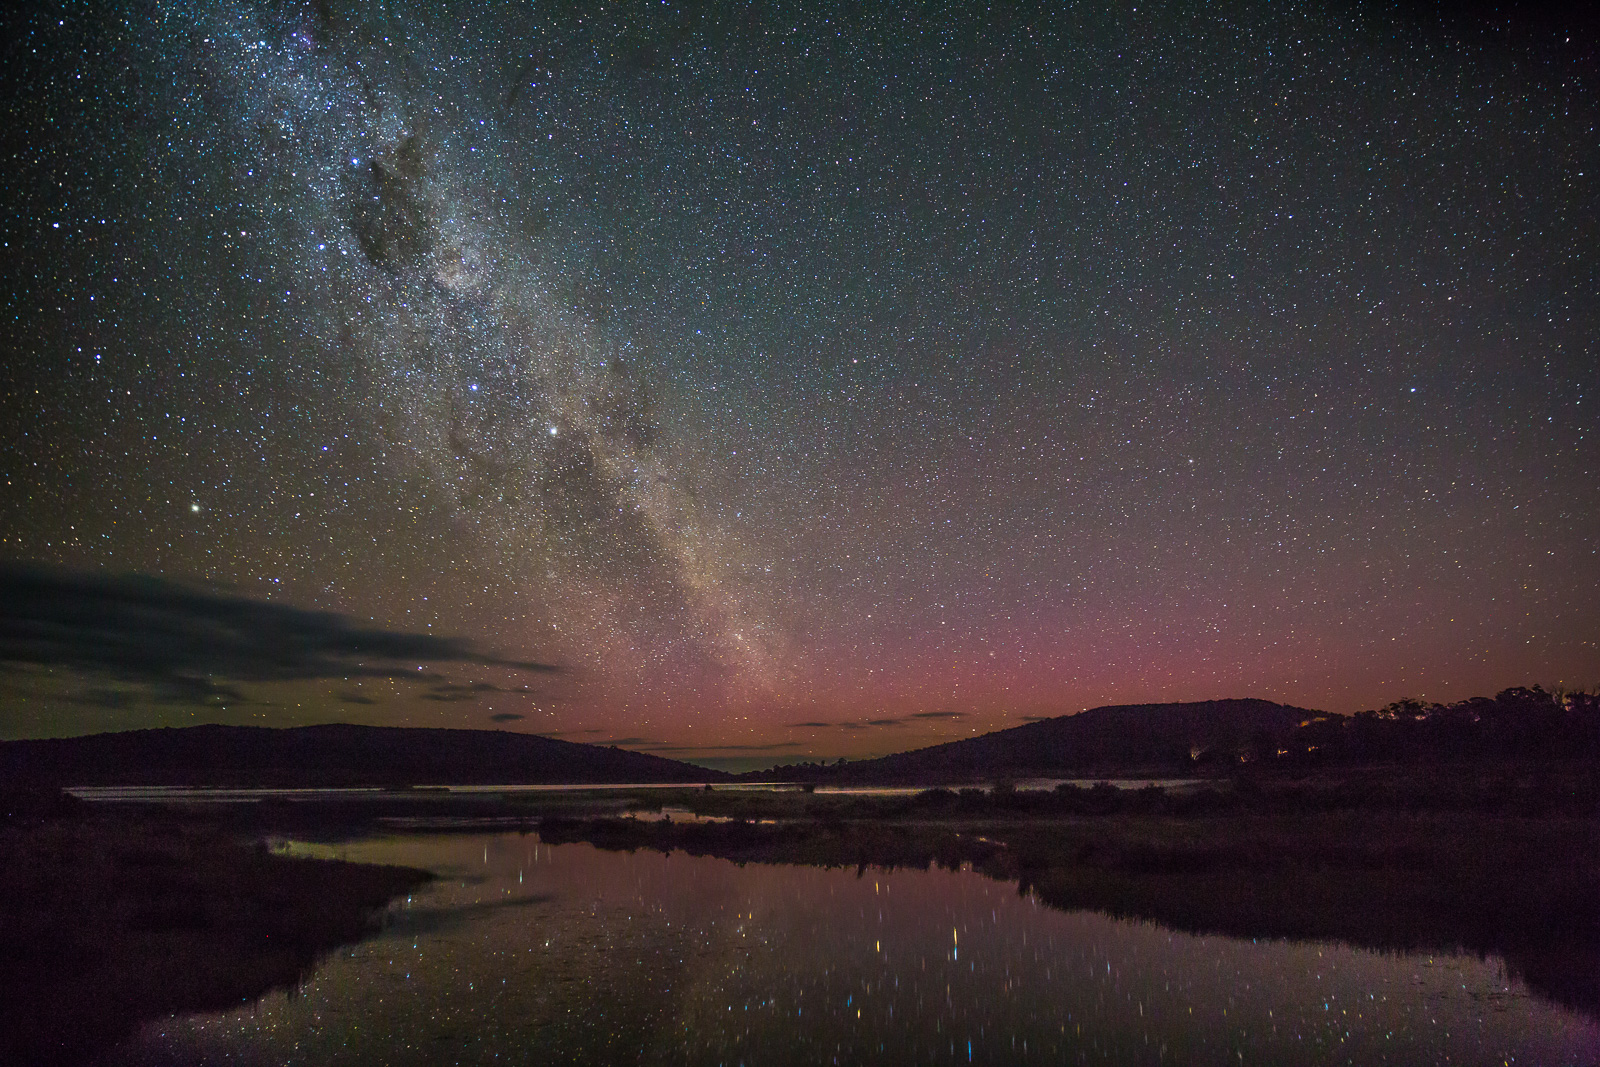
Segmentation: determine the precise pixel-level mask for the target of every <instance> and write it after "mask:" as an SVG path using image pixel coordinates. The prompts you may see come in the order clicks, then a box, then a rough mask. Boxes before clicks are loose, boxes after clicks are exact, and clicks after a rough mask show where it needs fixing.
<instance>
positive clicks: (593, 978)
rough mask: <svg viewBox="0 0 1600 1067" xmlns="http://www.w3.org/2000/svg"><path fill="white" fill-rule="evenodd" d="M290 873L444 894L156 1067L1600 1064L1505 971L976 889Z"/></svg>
mask: <svg viewBox="0 0 1600 1067" xmlns="http://www.w3.org/2000/svg"><path fill="white" fill-rule="evenodd" d="M287 847H288V848H290V849H291V850H296V851H301V852H306V853H313V854H321V855H337V856H339V857H341V858H347V859H352V860H361V861H366V862H377V863H403V864H409V865H413V866H419V867H426V868H429V869H431V870H433V871H435V872H437V873H439V874H440V875H441V879H440V881H438V882H436V883H434V884H433V885H431V886H429V887H427V888H426V889H424V890H423V891H421V892H419V893H418V894H417V895H415V896H414V897H412V898H411V899H410V900H409V901H404V902H399V903H397V904H396V905H395V906H394V908H393V909H392V910H391V914H390V917H389V922H388V926H387V928H386V930H385V931H384V933H382V934H381V935H379V936H377V937H374V938H372V939H370V940H368V941H366V942H363V943H361V944H359V945H354V946H350V947H347V948H345V949H343V950H340V951H339V952H338V953H336V954H334V956H332V957H331V958H329V959H328V960H326V961H325V962H324V963H323V965H322V966H321V967H320V968H319V969H318V970H317V971H316V973H315V974H314V975H313V976H312V977H311V978H310V979H309V980H308V981H307V982H306V983H305V984H304V985H303V986H301V987H300V988H299V989H297V990H293V991H282V992H277V993H273V994H270V995H268V996H267V997H265V998H263V999H262V1000H261V1001H259V1002H257V1003H254V1004H251V1005H243V1006H241V1007H240V1008H239V1010H237V1011H234V1012H230V1013H226V1014H221V1015H204V1016H180V1017H174V1018H171V1019H167V1020H162V1021H158V1022H156V1023H153V1024H151V1025H149V1026H147V1027H146V1028H145V1029H144V1031H143V1032H142V1033H141V1034H140V1036H139V1037H138V1038H137V1039H135V1040H133V1041H131V1042H129V1043H127V1044H125V1045H123V1046H122V1047H120V1048H119V1049H117V1050H115V1052H114V1053H113V1054H112V1055H111V1056H110V1057H109V1059H108V1062H109V1063H111V1064H115V1065H145V1064H162V1065H169V1064H196V1065H198V1064H225V1063H226V1064H243V1065H253V1064H352V1065H357V1064H360V1065H365V1064H444V1063H464V1064H491V1063H495V1064H504V1063H511V1064H523V1063H526V1064H541V1063H552V1062H586V1063H651V1064H654V1063H697V1064H698V1063H706V1064H717V1063H723V1064H728V1065H730V1067H731V1065H733V1064H740V1063H742V1064H746V1065H748V1067H758V1065H762V1064H818V1063H834V1062H838V1063H842V1064H843V1063H946V1062H949V1063H968V1062H972V1063H1050V1064H1056V1063H1069V1064H1070V1063H1092V1064H1102V1063H1103V1064H1162V1063H1171V1064H1240V1063H1245V1064H1332V1063H1357V1064H1379V1063H1394V1064H1429V1063H1451V1064H1496V1065H1500V1064H1507V1063H1528V1064H1593V1063H1595V1062H1596V1061H1597V1059H1600V1022H1597V1020H1595V1019H1593V1018H1591V1017H1589V1016H1585V1015H1582V1014H1578V1013H1575V1012H1572V1011H1570V1010H1567V1009H1564V1008H1561V1007H1558V1006H1556V1005H1553V1004H1551V1003H1549V1002H1547V1001H1544V1000H1541V999H1539V998H1537V997H1535V996H1533V995H1531V994H1530V993H1529V992H1528V991H1527V990H1526V988H1524V987H1523V986H1522V985H1521V984H1520V983H1519V982H1517V981H1513V980H1510V979H1508V978H1507V976H1506V974H1505V970H1504V968H1503V966H1501V965H1500V964H1499V962H1498V961H1496V960H1494V959H1489V960H1479V959H1477V958H1476V957H1463V956H1449V955H1399V954H1385V953H1375V952H1369V951H1365V950H1358V949H1351V948H1347V947H1343V946H1339V945H1334V944H1326V943H1321V944H1317V943H1298V944H1291V943H1285V942H1278V941H1262V942H1252V941H1241V940H1235V939H1231V938H1224V937H1195V936H1190V935H1186V934H1179V933H1174V932H1172V931H1169V930H1166V929H1163V928H1161V927H1158V926H1155V925H1152V924H1149V923H1143V922H1130V921H1121V920H1113V919H1109V918H1106V917H1104V916H1101V915H1098V914H1092V913H1084V912H1078V913H1066V912H1060V911H1056V910H1053V909H1051V908H1048V907H1045V906H1043V905H1041V904H1039V903H1037V902H1036V901H1034V900H1033V899H1031V898H1029V897H1023V896H1019V895H1018V894H1017V892H1016V888H1015V886H1014V885H1007V884H1004V883H1000V882H995V881H991V880H989V879H987V878H984V877H982V876H980V875H977V874H974V873H971V872H952V871H943V870H932V871H892V872H884V871H875V870H873V869H871V868H868V869H866V870H865V871H863V872H861V873H859V874H858V873H857V871H856V870H855V869H853V868H852V869H849V870H823V869H818V868H809V867H792V866H769V865H756V864H751V865H748V866H745V867H740V866H738V865H736V864H734V863H731V862H728V861H726V860H719V859H712V858H694V857H689V856H686V855H683V854H682V853H675V854H673V855H670V856H664V855H661V854H660V853H654V852H638V853H634V854H631V855H630V854H627V853H612V852H604V851H600V850H597V849H595V848H593V847H591V846H589V845H581V844H573V845H559V846H555V847H551V846H549V845H545V844H542V843H541V842H540V841H539V839H538V837H537V836H536V835H533V834H528V835H520V834H474V835H450V836H425V835H416V836H397V837H387V838H378V839H370V840H363V841H357V842H351V843H348V844H343V845H337V846H316V845H301V844H290V845H289V846H287Z"/></svg>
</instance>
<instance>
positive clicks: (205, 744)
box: [0, 724, 727, 787]
mask: <svg viewBox="0 0 1600 1067" xmlns="http://www.w3.org/2000/svg"><path fill="white" fill-rule="evenodd" d="M726 777H727V775H725V774H723V773H722V772H720V771H708V770H706V769H704V768H702V767H694V766H691V765H689V764H687V763H679V762H677V761H676V760H669V759H662V758H661V757H660V756H651V755H647V754H645V753H642V752H629V751H626V750H624V749H617V748H605V747H601V746H599V745H581V744H575V743H573V742H571V741H557V740H554V739H553V738H548V737H538V736H535V735H532V734H518V733H508V732H506V731H501V730H429V729H402V728H397V727H383V726H350V725H344V724H337V725H328V726H300V727H294V728H292V729H271V728H267V727H261V726H190V727H183V728H179V729H162V730H133V731H130V732H127V733H113V734H93V735H91V736H88V737H68V738H51V739H48V740H38V741H6V742H0V786H12V785H18V784H26V783H50V784H55V785H189V786H279V787H300V786H306V787H309V786H323V787H329V786H356V785H402V784H413V785H428V784H439V785H446V784H448V785H518V784H535V783H551V784H554V783H571V784H586V785H596V784H604V783H622V782H706V781H721V780H723V779H725V778H726Z"/></svg>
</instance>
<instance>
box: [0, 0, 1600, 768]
mask: <svg viewBox="0 0 1600 1067" xmlns="http://www.w3.org/2000/svg"><path fill="white" fill-rule="evenodd" d="M7 18H8V22H7V24H6V26H5V32H6V39H5V41H4V43H3V44H0V48H3V59H4V64H5V70H4V72H3V74H0V78H3V80H4V81H3V84H4V100H3V103H4V107H5V112H4V117H3V118H0V138H3V140H0V159H3V160H4V164H3V166H0V204H3V207H4V211H3V213H0V241H3V242H4V245H3V248H0V271H3V277H0V346H3V348H0V351H3V356H0V476H3V484H0V558H4V559H9V560H14V561H33V562H38V563H43V564H49V565H52V566H56V567H62V568H69V569H71V570H73V571H87V572H108V573H109V572H115V573H128V572H138V573H143V574H148V575H157V576H163V577H165V578H167V579H175V580H181V581H183V582H186V583H191V584H194V585H197V586H199V587H201V588H207V589H213V590H218V591H221V592H224V593H227V594H228V595H243V596H248V597H252V598H258V599H267V598H270V599H271V600H272V601H274V602H279V603H283V604H285V605H292V606H294V607H296V608H301V609H312V610H318V611H332V612H338V613H341V614H343V615H346V616H348V617H349V618H350V619H351V620H352V624H353V625H354V624H359V625H361V626H366V627H373V626H377V627H386V628H391V629H394V630H401V631H408V632H412V633H422V634H432V635H439V636H442V637H452V638H461V639H464V640H466V641H470V642H472V643H473V644H474V645H475V646H476V647H478V648H481V649H483V650H485V651H484V654H483V657H481V659H483V660H485V661H492V662H501V661H507V660H509V661H538V662H548V663H555V664H558V665H560V666H561V668H562V670H561V671H559V672H558V673H555V674H541V675H538V676H530V675H525V674H520V673H518V672H517V671H516V670H514V669H501V668H499V667H494V666H485V663H484V662H467V663H457V664H454V665H452V666H449V667H448V668H444V667H438V666H437V665H433V664H429V665H426V666H427V670H425V671H422V672H419V680H418V681H416V682H414V683H412V682H407V681H404V680H396V679H394V678H390V677H365V678H363V677H352V678H350V679H349V680H346V679H345V678H343V677H330V678H327V679H322V680H316V681H305V680H297V681H293V682H288V683H282V684H277V685H272V684H265V683H263V684H254V685H243V686H240V687H237V692H238V693H240V694H241V695H242V698H241V699H231V700H219V699H218V698H217V696H216V691H213V692H212V693H211V694H210V695H209V696H207V697H205V698H204V699H198V698H197V699H193V700H187V701H185V700H183V699H179V698H175V697H172V696H170V695H167V696H163V695H161V694H158V693H151V692H147V691H144V690H140V689H139V688H138V686H136V685H131V683H127V682H126V680H124V681H123V682H120V683H119V681H118V680H117V679H116V678H111V679H106V678H90V679H84V678H75V677H68V676H67V675H66V674H64V673H61V672H40V671H30V672H23V673H21V674H16V673H13V674H11V675H9V676H7V677H6V678H4V679H3V682H4V686H5V691H6V692H5V698H4V702H3V707H4V711H3V713H0V735H3V736H9V737H17V736H40V735H48V734H57V733H81V732H85V731H90V730H100V729H111V728H128V727H132V726H143V725H164V724H173V725H176V724H188V723H194V722H240V723H244V722H253V723H264V724H273V725H287V724H295V723H303V722H316V721H355V722H370V723H381V724H395V725H434V726H442V725H450V726H470V727H494V726H502V727H504V728H509V729H518V730H529V731H537V732H544V733H552V734H555V735H557V736H562V737H567V738H570V739H574V740H586V741H606V742H610V741H619V742H621V743H623V744H626V745H628V746H630V747H638V748H645V749H649V750H652V751H658V752H661V753H663V754H667V755H676V756H685V755H689V756H694V757H696V758H715V757H723V758H728V759H731V758H734V757H742V758H748V759H751V760H757V759H761V758H763V757H765V758H766V759H767V761H768V762H770V760H771V759H772V758H781V759H785V760H787V759H793V758H810V757H812V756H827V757H833V756H837V755H849V756H857V755H863V754H875V753H881V752H887V751H895V750H899V749H904V748H908V747H912V746H914V745H918V744H926V743H930V742H933V741H936V740H941V739H946V738H952V737H957V736H969V735H970V734H971V733H973V732H981V731H984V730H988V729H994V728H997V727H1001V726H1006V725H1015V724H1017V723H1019V722H1021V721H1022V720H1023V718H1024V717H1025V716H1038V715H1051V714H1061V713H1065V712H1069V711H1076V710H1078V709H1081V708H1084V707H1089V706H1093V705H1098V704H1105V703H1127V702H1140V701H1154V700H1190V699H1208V698H1217V697H1234V696H1259V697H1265V698H1269V699H1276V700H1282V701H1286V702H1289V703H1293V704H1298V705H1302V706H1307V707H1315V708H1323V709H1327V710H1330V711H1355V710H1359V709H1361V708H1365V707H1374V706H1378V705H1381V704H1383V703H1386V702H1388V701H1390V700H1394V699H1397V698H1399V697H1402V696H1418V697H1423V698H1427V699H1436V700H1450V699H1459V698H1463V697H1466V696H1470V695H1474V694H1477V693H1492V692H1494V691H1496V690H1498V689H1501V688H1504V687H1506V686H1510V685H1520V684H1532V683H1534V682H1542V683H1543V684H1545V685H1547V686H1549V685H1554V684H1566V685H1569V686H1572V685H1590V684H1594V683H1596V682H1600V595H1597V594H1600V340H1597V338H1600V221H1597V220H1600V85H1597V78H1600V64H1597V63H1596V61H1595V58H1594V56H1595V49H1594V47H1593V44H1594V41H1593V38H1592V37H1587V38H1581V39H1574V38H1572V37H1571V36H1570V35H1568V34H1567V33H1566V31H1564V30H1563V29H1562V28H1560V26H1558V25H1557V24H1556V23H1554V22H1549V23H1546V22H1540V23H1538V24H1536V25H1534V26H1532V27H1527V26H1518V27H1511V28H1506V27H1498V28H1497V27H1496V26H1494V25H1490V24H1488V23H1482V22H1459V21H1458V22H1454V23H1452V22H1441V21H1440V20H1439V19H1438V18H1437V17H1434V16H1430V15H1429V14H1427V12H1426V10H1425V9H1423V8H1421V7H1411V8H1405V9H1391V8H1388V7H1385V6H1383V5H1375V4H1374V5H1364V6H1354V5H1349V4H1270V5H1269V4H1264V3H1235V4H1229V3H1221V4H1216V5H1209V6H1204V7H1202V5H1196V4H1180V3H1172V4H1162V3H1148V2H1145V0H1140V2H1138V3H1137V4H1133V3H1121V4H1100V3H1086V4H1079V5H1047V6H1040V7H1034V6H1032V5H1016V6H1012V5H996V6H995V7H993V8H992V9H990V10H983V9H981V8H979V7H977V6H967V5H921V6H915V7H904V8H898V7H897V8H890V7H888V6H886V5H840V6H839V7H838V8H837V9H834V8H830V7H828V6H826V5H821V4H814V3H811V4H803V5H788V6H785V5H744V4H727V5H711V6H707V7H703V8H695V7H686V6H684V5H680V4H677V3H642V2H641V3H623V4H607V5H601V4H566V5H563V4H549V5H547V4H498V3H494V4H491V3H414V2H408V0H390V2H385V3H363V4H354V3H349V2H347V0H322V2H316V3H304V4H297V3H259V4H253V3H246V2H227V0H218V2H208V3H181V2H171V3H161V4H147V3H129V4H126V5H71V6H65V5H63V6H59V7H58V6H54V5H40V6H35V7H34V8H33V9H32V10H31V12H27V13H24V14H23V15H20V16H8V17H7ZM419 665H420V664H419ZM119 685H120V686H121V688H119Z"/></svg>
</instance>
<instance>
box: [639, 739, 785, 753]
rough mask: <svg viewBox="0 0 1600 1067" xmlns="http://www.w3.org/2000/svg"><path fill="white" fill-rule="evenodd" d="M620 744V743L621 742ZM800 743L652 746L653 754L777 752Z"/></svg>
mask: <svg viewBox="0 0 1600 1067" xmlns="http://www.w3.org/2000/svg"><path fill="white" fill-rule="evenodd" d="M619 744H620V742H619ZM799 747H800V743H799V742H798V741H778V742H775V743H773V744H770V745H662V744H656V745H650V746H649V748H650V751H652V752H691V753H692V752H777V751H780V750H782V749H786V748H799Z"/></svg>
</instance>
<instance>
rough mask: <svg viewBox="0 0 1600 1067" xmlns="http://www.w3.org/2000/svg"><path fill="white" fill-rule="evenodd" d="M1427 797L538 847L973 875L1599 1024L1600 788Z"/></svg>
mask: <svg viewBox="0 0 1600 1067" xmlns="http://www.w3.org/2000/svg"><path fill="white" fill-rule="evenodd" d="M1433 784H1434V786H1435V787H1436V788H1435V789H1434V790H1431V791H1429V790H1426V789H1425V786H1426V785H1427V783H1420V784H1419V783H1410V782H1403V781H1395V780H1389V781H1382V780H1377V779H1373V780H1367V781H1355V782H1351V781H1332V780H1324V781H1309V782H1295V783H1277V784H1271V783H1269V784H1262V783H1259V782H1254V781H1248V780H1246V781H1240V782H1237V783H1234V784H1232V785H1229V784H1226V783H1223V784H1221V785H1218V786H1208V787H1205V788H1202V789H1199V790H1191V791H1180V792H1169V791H1167V790H1163V789H1157V788H1152V789H1147V790H1140V791H1119V790H1117V789H1115V788H1113V787H1111V786H1109V785H1105V786H1100V787H1096V788H1090V789H1083V788H1075V787H1072V786H1065V787H1061V788H1059V789H1058V790H1057V791H1055V792H1052V793H1019V792H1013V791H1009V790H1007V789H1006V788H1005V787H1004V786H1003V785H1002V786H1001V788H999V789H998V790H995V791H994V792H992V793H984V792H980V791H978V790H965V791H962V792H959V793H956V792H951V791H949V790H942V789H938V790H928V791H925V792H923V793H920V794H917V795H915V796H909V797H890V798H871V797H868V798H862V797H857V798H850V799H836V798H828V797H818V796H814V795H807V794H801V793H793V794H787V795H783V794H779V795H776V796H774V795H770V794H769V795H762V794H749V793H746V794H711V795H709V796H707V795H705V794H701V795H699V796H692V795H687V794H686V795H684V796H683V797H681V798H680V799H681V801H682V802H683V803H684V804H685V805H686V806H691V807H694V808H696V809H698V810H699V811H702V812H706V813H711V814H723V815H725V816H732V817H733V821H728V822H712V823H689V822H683V821H681V820H680V821H679V822H676V823H675V822H671V821H660V822H650V821H644V820H639V819H629V818H617V817H615V816H610V817H602V818H594V819H580V818H559V817H552V818H547V819H545V820H544V821H543V822H542V823H541V825H540V830H539V832H540V835H541V837H542V838H543V839H544V840H546V841H550V842H562V841H587V842H590V843H593V844H595V845H597V846H599V847H601V848H609V849H636V848H652V849H661V850H672V849H682V850H684V851H687V852H689V853H691V854H695V855H709V856H720V857H723V858H726V859H730V860H734V861H737V862H741V863H743V862H765V863H803V864H813V865H823V866H854V867H856V868H858V869H860V870H864V869H865V868H866V867H868V866H879V867H918V868H926V867H928V866H930V865H941V866H945V867H950V868H958V867H960V866H962V865H970V866H971V867H972V868H973V869H975V870H977V871H979V872H981V873H983V874H986V875H988V876H990V877H993V878H998V879H1004V880H1015V881H1016V882H1017V883H1018V885H1019V889H1020V890H1021V891H1022V892H1032V893H1036V894H1037V895H1038V896H1039V898H1040V899H1041V900H1043V901H1044V902H1045V903H1047V904H1050V905H1053V906H1056V907H1060V908H1064V909H1079V908H1087V909H1094V910H1098V911H1103V912H1107V913H1109V914H1112V915H1115V916H1119V917H1129V918H1138V919H1147V920H1151V921H1155V922H1159V923H1162V924H1164V925H1167V926H1171V927H1173V928H1175V929H1179V930H1184V931H1189V932H1194V933H1217V934H1227V935H1231V936H1237V937H1286V938H1329V939H1337V940H1341V941H1345V942H1348V943H1351V944H1355V945H1359V946H1363V947H1368V948H1377V949H1387V950H1417V949H1437V950H1467V951H1472V952H1477V953H1484V954H1487V953H1493V954H1497V955H1500V956H1502V957H1504V959H1505V960H1506V963H1507V966H1508V968H1509V969H1510V970H1511V971H1512V972H1513V973H1514V974H1515V975H1517V976H1520V977H1521V978H1523V979H1524V980H1525V981H1526V982H1527V983H1528V985H1529V986H1530V987H1531V988H1532V989H1534V990H1535V991H1536V992H1538V993H1540V994H1542V995H1544V996H1546V997H1549V998H1551V999H1553V1000H1556V1001H1558V1002H1560V1003H1563V1004H1566V1005H1567V1006H1569V1007H1575V1008H1578V1009H1580V1010H1583V1011H1586V1012H1589V1013H1592V1014H1597V1015H1600V817H1597V811H1600V807H1597V801H1600V782H1597V781H1596V780H1595V778H1594V777H1593V776H1592V775H1585V774H1575V775H1569V776H1567V777H1565V778H1559V779H1554V780H1552V779H1543V780H1536V779H1530V780H1524V781H1521V782H1519V781H1516V780H1504V781H1490V780H1485V781H1482V782H1473V781H1470V780H1467V781H1464V782H1457V783H1456V785H1455V786H1454V788H1446V787H1445V786H1444V784H1443V783H1433ZM1424 795H1426V797H1427V803H1422V802H1421V799H1422V797H1423V796H1424ZM762 818H770V819H775V820H777V821H773V822H759V821H751V820H754V819H762Z"/></svg>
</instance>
